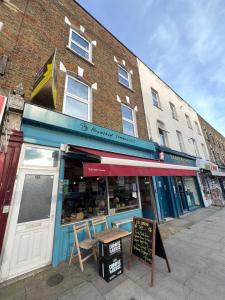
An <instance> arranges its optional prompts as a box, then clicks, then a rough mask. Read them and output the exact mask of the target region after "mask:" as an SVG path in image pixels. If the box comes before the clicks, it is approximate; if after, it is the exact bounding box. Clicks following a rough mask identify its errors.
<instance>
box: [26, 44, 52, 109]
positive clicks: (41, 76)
mask: <svg viewBox="0 0 225 300" xmlns="http://www.w3.org/2000/svg"><path fill="white" fill-rule="evenodd" d="M56 73H57V72H56V49H55V50H54V52H53V53H52V55H51V56H50V57H49V59H48V60H47V62H46V63H45V64H44V66H43V67H41V68H40V69H39V70H38V72H37V74H36V76H35V79H34V84H33V91H32V93H31V99H32V102H33V103H36V104H39V105H42V106H45V107H50V108H52V107H55V104H56V96H57V89H56V83H57V76H56Z"/></svg>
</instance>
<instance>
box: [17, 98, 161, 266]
mask: <svg viewBox="0 0 225 300" xmlns="http://www.w3.org/2000/svg"><path fill="white" fill-rule="evenodd" d="M22 130H23V132H24V142H25V143H29V144H33V145H40V146H47V147H53V148H54V149H58V150H59V161H60V164H59V188H58V195H57V206H56V217H55V232H54V244H53V255H52V265H53V266H56V265H58V263H59V262H61V261H63V260H66V259H67V258H68V257H69V255H70V250H71V247H72V244H73V224H74V220H76V216H79V217H80V220H82V218H83V217H84V214H83V212H82V210H81V208H78V209H80V212H78V211H77V212H76V216H75V213H74V214H73V213H72V214H71V215H73V217H74V218H72V217H71V218H70V219H69V218H68V217H67V216H64V213H65V194H67V195H71V197H74V199H75V198H76V197H78V192H79V191H80V194H82V192H83V194H84V193H86V194H87V193H88V192H89V191H88V192H87V191H85V185H86V187H87V185H88V184H91V185H92V190H94V191H96V192H98V193H99V194H98V196H97V197H99V199H98V200H100V202H101V197H100V196H101V195H100V189H101V188H102V189H103V190H104V187H100V185H99V183H98V185H97V182H96V181H95V182H91V183H90V182H89V183H87V182H84V181H82V180H81V179H80V178H82V176H80V178H79V180H80V181H79V184H78V190H77V189H76V188H74V187H72V188H71V183H70V182H69V181H70V179H71V178H69V179H68V178H67V177H68V174H65V173H68V171H69V167H68V165H70V163H72V162H73V159H74V162H76V161H77V159H78V158H79V159H80V160H85V156H88V154H87V155H86V154H85V153H80V152H79V153H76V152H74V151H70V150H69V145H72V146H73V147H74V146H75V147H76V146H78V147H85V148H86V149H87V148H92V149H93V148H95V149H99V150H101V151H109V152H113V153H119V154H121V155H128V156H135V157H140V158H145V159H149V160H151V159H152V160H153V159H155V156H156V152H155V145H154V143H153V142H151V141H147V140H141V139H137V138H135V137H132V136H128V135H125V134H122V133H119V132H116V131H113V130H110V129H106V128H103V127H101V126H97V125H94V124H92V123H89V122H85V121H82V120H79V119H76V118H72V117H69V116H66V115H64V114H61V113H56V112H53V111H50V110H47V109H44V108H41V107H38V106H35V105H30V104H26V105H25V109H24V114H23V121H22ZM92 160H93V161H95V158H93V157H92V155H90V156H89V157H88V161H89V162H90V161H92ZM74 177H76V180H77V176H74ZM97 179H99V178H97ZM114 179H115V178H114ZM116 180H118V181H120V182H119V185H123V184H124V185H125V188H126V189H129V187H132V188H133V190H132V192H131V193H132V196H133V198H138V197H137V194H139V195H140V190H139V187H136V186H135V183H136V182H135V181H133V178H132V180H131V181H130V180H128V179H127V177H126V178H122V177H121V176H120V177H119V178H116ZM99 181H100V179H99ZM74 182H75V179H74ZM109 184H110V183H109V182H108V183H107V185H108V189H110V190H109V193H111V194H112V195H111V196H116V195H113V192H115V191H114V190H113V187H109ZM98 187H99V191H98ZM122 190H123V189H121V191H122ZM104 192H105V191H104ZM104 192H103V194H104ZM123 192H124V191H123ZM115 198H116V197H115ZM98 200H97V201H98ZM68 203H69V200H68ZM130 203H132V202H130ZM121 205H124V209H123V207H119V206H120V203H119V204H118V205H117V206H118V207H115V205H113V207H111V206H110V207H108V212H107V215H108V224H109V226H112V222H113V221H114V220H117V219H124V218H133V216H142V210H141V203H140V199H138V201H137V203H135V200H133V207H134V208H133V209H131V208H130V207H132V205H127V206H130V207H129V209H128V210H126V209H125V208H126V207H125V204H124V203H122V204H121ZM103 207H104V204H103ZM71 209H72V210H73V208H71ZM87 209H89V210H90V216H92V215H93V214H92V211H91V207H88V208H87ZM102 212H103V213H104V210H102ZM90 220H91V218H90ZM125 229H128V230H131V228H130V224H127V225H125Z"/></svg>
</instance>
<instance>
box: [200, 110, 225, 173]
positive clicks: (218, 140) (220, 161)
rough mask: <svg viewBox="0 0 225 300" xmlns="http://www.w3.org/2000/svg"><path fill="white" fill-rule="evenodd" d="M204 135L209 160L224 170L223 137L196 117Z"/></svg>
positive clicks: (224, 140) (224, 141) (224, 152)
mask: <svg viewBox="0 0 225 300" xmlns="http://www.w3.org/2000/svg"><path fill="white" fill-rule="evenodd" d="M198 118H199V121H200V123H201V127H202V130H203V133H204V137H205V141H206V145H207V148H208V151H209V154H210V160H211V161H212V162H213V163H215V164H217V165H218V166H219V167H221V168H225V137H224V136H223V135H222V134H221V133H219V132H218V131H217V130H216V129H215V128H213V127H212V125H210V124H209V123H208V122H207V121H206V120H204V119H203V118H202V117H201V116H200V115H198Z"/></svg>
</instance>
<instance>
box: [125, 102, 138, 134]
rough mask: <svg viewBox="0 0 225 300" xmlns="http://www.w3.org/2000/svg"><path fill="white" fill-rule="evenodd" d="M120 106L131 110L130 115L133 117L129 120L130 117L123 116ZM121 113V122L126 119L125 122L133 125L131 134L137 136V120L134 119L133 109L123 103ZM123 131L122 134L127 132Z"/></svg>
mask: <svg viewBox="0 0 225 300" xmlns="http://www.w3.org/2000/svg"><path fill="white" fill-rule="evenodd" d="M122 106H124V107H126V108H128V109H130V110H131V112H132V117H133V121H131V120H130V119H127V118H125V117H124V116H123V112H122ZM121 114H122V123H123V121H126V122H128V123H130V124H132V125H133V127H134V135H133V136H134V137H137V136H138V133H137V120H136V114H135V111H134V109H133V108H131V107H129V106H127V105H125V104H121ZM122 125H123V124H122ZM123 133H124V134H127V133H125V132H123ZM131 136H132V135H131Z"/></svg>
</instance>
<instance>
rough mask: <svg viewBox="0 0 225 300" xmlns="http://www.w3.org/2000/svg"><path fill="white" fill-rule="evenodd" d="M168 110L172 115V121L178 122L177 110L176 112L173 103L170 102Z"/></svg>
mask: <svg viewBox="0 0 225 300" xmlns="http://www.w3.org/2000/svg"><path fill="white" fill-rule="evenodd" d="M170 109H171V113H172V117H173V119H175V120H178V118H177V110H176V107H175V105H174V104H173V103H171V102H170Z"/></svg>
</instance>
